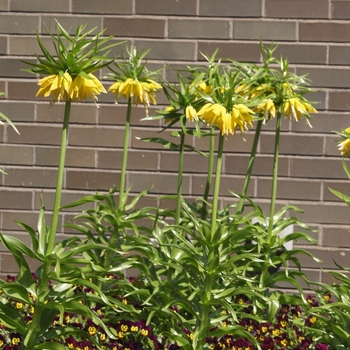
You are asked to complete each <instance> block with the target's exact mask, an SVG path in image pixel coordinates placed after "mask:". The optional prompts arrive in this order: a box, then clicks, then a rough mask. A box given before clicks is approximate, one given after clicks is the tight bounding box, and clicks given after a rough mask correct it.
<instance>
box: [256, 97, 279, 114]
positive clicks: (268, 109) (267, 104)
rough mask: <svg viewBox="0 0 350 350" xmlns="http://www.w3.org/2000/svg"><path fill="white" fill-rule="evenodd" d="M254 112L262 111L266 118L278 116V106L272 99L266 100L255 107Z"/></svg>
mask: <svg viewBox="0 0 350 350" xmlns="http://www.w3.org/2000/svg"><path fill="white" fill-rule="evenodd" d="M254 112H256V113H261V114H262V116H263V117H264V119H270V118H275V117H276V107H275V104H274V103H273V101H272V100H266V101H263V102H261V103H259V104H258V105H257V106H256V107H254Z"/></svg>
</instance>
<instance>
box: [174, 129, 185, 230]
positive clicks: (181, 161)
mask: <svg viewBox="0 0 350 350" xmlns="http://www.w3.org/2000/svg"><path fill="white" fill-rule="evenodd" d="M184 157H185V134H184V132H182V133H181V141H180V154H179V167H178V175H177V197H176V214H175V224H176V225H179V223H180V214H181V202H182V173H183V164H184Z"/></svg>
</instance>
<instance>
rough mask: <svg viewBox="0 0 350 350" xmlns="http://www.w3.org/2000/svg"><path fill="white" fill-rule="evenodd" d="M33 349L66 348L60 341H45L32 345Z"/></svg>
mask: <svg viewBox="0 0 350 350" xmlns="http://www.w3.org/2000/svg"><path fill="white" fill-rule="evenodd" d="M34 349H38V350H66V349H67V348H66V347H65V346H64V345H63V344H60V343H56V342H45V343H41V344H36V345H34Z"/></svg>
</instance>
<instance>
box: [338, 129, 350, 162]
mask: <svg viewBox="0 0 350 350" xmlns="http://www.w3.org/2000/svg"><path fill="white" fill-rule="evenodd" d="M344 131H345V132H346V133H349V134H350V128H347V129H345V130H344ZM338 149H339V151H340V154H341V155H342V156H344V157H349V156H350V138H349V137H348V138H346V139H344V141H342V142H340V143H339V144H338Z"/></svg>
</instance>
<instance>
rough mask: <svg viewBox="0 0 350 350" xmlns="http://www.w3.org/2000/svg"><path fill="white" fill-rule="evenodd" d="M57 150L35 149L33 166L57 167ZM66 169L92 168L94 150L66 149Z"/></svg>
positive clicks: (93, 165)
mask: <svg viewBox="0 0 350 350" xmlns="http://www.w3.org/2000/svg"><path fill="white" fill-rule="evenodd" d="M58 158H59V148H52V147H36V148H35V164H36V165H39V166H54V167H58ZM65 166H66V167H74V168H94V167H95V150H91V149H84V148H81V149H77V148H68V149H67V152H66V162H65Z"/></svg>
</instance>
